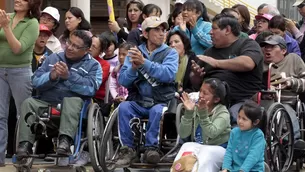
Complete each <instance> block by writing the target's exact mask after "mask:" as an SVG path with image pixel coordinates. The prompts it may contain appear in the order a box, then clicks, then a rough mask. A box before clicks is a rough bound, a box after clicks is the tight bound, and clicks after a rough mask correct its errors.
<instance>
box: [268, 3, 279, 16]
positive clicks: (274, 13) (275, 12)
mask: <svg viewBox="0 0 305 172" xmlns="http://www.w3.org/2000/svg"><path fill="white" fill-rule="evenodd" d="M267 7H268V14H270V15H272V16H277V15H281V13H280V11H279V10H278V9H277V8H276V7H275V6H273V5H270V4H268V5H267Z"/></svg>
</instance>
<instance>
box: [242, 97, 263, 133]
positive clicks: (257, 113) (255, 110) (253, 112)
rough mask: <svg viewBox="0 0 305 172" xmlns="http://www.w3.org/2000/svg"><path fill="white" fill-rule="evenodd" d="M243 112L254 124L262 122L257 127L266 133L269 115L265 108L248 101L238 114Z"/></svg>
mask: <svg viewBox="0 0 305 172" xmlns="http://www.w3.org/2000/svg"><path fill="white" fill-rule="evenodd" d="M241 110H244V112H245V115H246V116H247V118H249V119H250V120H251V121H252V123H254V122H255V121H256V120H260V122H259V123H258V124H257V125H256V126H255V127H258V128H260V129H261V130H262V131H263V132H265V127H266V125H265V124H266V118H267V114H266V111H265V109H264V107H262V106H260V105H259V104H257V103H256V102H255V101H253V100H246V101H245V103H244V104H243V105H242V106H241V107H240V109H239V110H238V113H239V112H240V111H241Z"/></svg>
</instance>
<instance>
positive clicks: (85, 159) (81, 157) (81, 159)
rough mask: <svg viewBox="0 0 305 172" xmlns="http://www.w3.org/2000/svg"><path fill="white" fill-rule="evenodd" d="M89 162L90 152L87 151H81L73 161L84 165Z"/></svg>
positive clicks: (77, 164) (78, 164)
mask: <svg viewBox="0 0 305 172" xmlns="http://www.w3.org/2000/svg"><path fill="white" fill-rule="evenodd" d="M89 162H90V154H89V152H87V151H82V153H81V154H80V155H79V158H78V160H77V161H75V165H76V166H84V165H86V164H88V163H89Z"/></svg>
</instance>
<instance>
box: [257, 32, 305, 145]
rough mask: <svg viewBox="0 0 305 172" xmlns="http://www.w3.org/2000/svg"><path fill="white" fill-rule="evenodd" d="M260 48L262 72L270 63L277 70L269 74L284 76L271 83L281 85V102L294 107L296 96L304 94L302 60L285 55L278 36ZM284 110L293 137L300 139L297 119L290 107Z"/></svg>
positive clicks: (304, 70)
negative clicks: (273, 64) (290, 120)
mask: <svg viewBox="0 0 305 172" xmlns="http://www.w3.org/2000/svg"><path fill="white" fill-rule="evenodd" d="M260 46H261V47H262V50H263V53H264V56H265V59H264V61H265V63H264V70H265V71H267V70H268V65H269V64H270V63H275V65H276V66H277V68H276V69H272V70H271V74H272V75H276V74H280V73H285V75H286V77H285V78H283V79H279V80H278V81H276V82H273V83H272V84H273V85H275V86H276V85H278V84H279V83H281V84H282V87H281V88H282V89H283V91H282V97H281V102H282V103H284V104H290V105H293V106H294V104H295V100H296V98H297V95H298V94H300V93H304V92H305V64H304V62H303V60H302V59H301V58H300V57H299V56H298V55H297V54H295V53H290V54H288V53H287V45H286V42H285V40H284V38H282V37H281V36H279V35H273V36H269V37H267V38H266V41H264V42H262V43H260ZM279 76H280V75H279ZM286 109H287V110H288V112H289V115H290V117H291V119H292V123H293V128H294V136H295V138H296V139H297V138H299V137H300V131H299V129H300V127H299V124H298V119H297V118H296V115H295V111H294V110H293V109H292V108H291V106H289V105H286Z"/></svg>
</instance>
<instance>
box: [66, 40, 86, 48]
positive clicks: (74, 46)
mask: <svg viewBox="0 0 305 172" xmlns="http://www.w3.org/2000/svg"><path fill="white" fill-rule="evenodd" d="M66 45H67V47H70V46H71V47H72V48H73V49H76V50H81V49H86V48H88V47H86V46H83V47H81V46H78V45H76V44H73V43H72V42H71V41H70V40H69V39H68V40H67V41H66Z"/></svg>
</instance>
